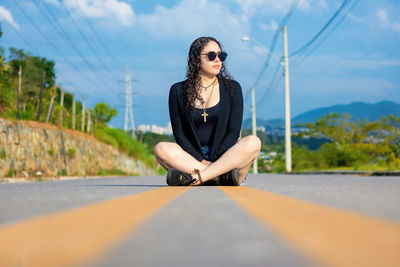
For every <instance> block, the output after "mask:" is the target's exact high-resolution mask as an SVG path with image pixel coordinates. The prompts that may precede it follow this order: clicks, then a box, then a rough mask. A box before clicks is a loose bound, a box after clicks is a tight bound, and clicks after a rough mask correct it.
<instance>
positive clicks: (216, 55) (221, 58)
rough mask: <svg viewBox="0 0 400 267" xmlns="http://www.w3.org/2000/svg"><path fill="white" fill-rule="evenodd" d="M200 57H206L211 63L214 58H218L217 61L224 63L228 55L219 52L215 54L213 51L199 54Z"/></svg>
mask: <svg viewBox="0 0 400 267" xmlns="http://www.w3.org/2000/svg"><path fill="white" fill-rule="evenodd" d="M200 55H207V56H208V59H209V60H210V61H213V60H214V59H215V58H216V57H218V58H219V60H221V61H225V59H226V57H227V56H228V54H227V53H226V52H224V51H221V52H218V53H215V52H214V51H210V52H208V53H207V54H200Z"/></svg>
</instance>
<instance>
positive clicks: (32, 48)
mask: <svg viewBox="0 0 400 267" xmlns="http://www.w3.org/2000/svg"><path fill="white" fill-rule="evenodd" d="M28 20H29V19H28ZM11 28H12V29H13V30H14V32H15V33H16V34H17V36H18V37H19V38H20V39H21V40H22V41H23V42H24V43H25V44H26V45H27V47H29V48H30V50H31V51H33V52H34V53H35V54H37V55H40V53H39V52H38V50H37V49H35V48H34V47H33V46H32V45H31V43H30V42H28V41H27V40H26V39H25V38H24V37H23V36H22V35H21V34H20V33H19V31H17V30H16V29H15V28H14V27H11ZM39 32H40V31H39ZM46 40H47V41H48V42H49V40H48V39H46ZM53 48H55V47H53ZM56 51H57V49H56ZM57 52H59V51H57ZM59 53H60V52H59ZM61 56H62V57H64V56H63V55H62V54H61ZM64 59H65V57H64ZM67 63H68V64H70V65H71V64H72V63H71V62H68V61H67ZM71 66H73V65H71ZM73 67H74V66H73ZM79 73H80V72H79ZM80 74H81V73H80ZM81 75H82V74H81ZM56 77H60V78H61V79H62V80H64V81H66V82H68V83H71V84H72V85H73V86H74V87H78V86H76V84H74V83H73V82H71V81H69V80H68V79H66V78H65V77H64V76H63V75H61V74H59V73H57V74H56ZM82 77H85V76H83V75H82ZM85 78H86V77H85ZM93 99H95V100H96V101H99V102H102V101H103V99H100V98H97V97H93Z"/></svg>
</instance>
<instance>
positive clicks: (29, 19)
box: [12, 0, 88, 78]
mask: <svg viewBox="0 0 400 267" xmlns="http://www.w3.org/2000/svg"><path fill="white" fill-rule="evenodd" d="M12 1H13V2H14V3H15V5H16V6H17V8H18V9H19V10H20V11H21V13H22V14H23V15H24V17H25V18H26V19H27V20H28V21H29V22H30V23H31V24H32V25H33V27H34V28H35V29H36V30H37V31H38V32H39V33H40V35H42V37H43V38H44V39H45V40H46V41H47V43H48V44H49V45H50V46H51V47H52V48H53V49H54V50H55V51H56V52H57V53H58V54H59V55H60V56H61V57H62V58H63V59H64V60H65V61H66V62H67V63H68V64H69V65H70V66H72V67H73V68H75V69H78V67H77V66H75V64H73V63H72V62H71V61H69V60H68V59H67V58H66V57H65V56H64V54H63V53H61V51H60V50H59V49H58V48H57V47H56V46H55V45H54V44H53V43H52V42H51V41H50V40H49V39H48V38H47V36H46V35H45V34H44V33H43V32H42V30H41V29H40V28H39V27H38V26H37V25H36V23H34V22H33V21H32V19H31V18H30V17H29V16H28V15H27V14H26V12H25V11H24V10H23V8H21V6H20V5H19V4H18V2H17V1H16V0H12ZM79 74H80V75H82V77H85V76H84V75H83V74H82V73H81V72H79ZM85 78H88V77H85Z"/></svg>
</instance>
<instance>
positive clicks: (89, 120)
mask: <svg viewBox="0 0 400 267" xmlns="http://www.w3.org/2000/svg"><path fill="white" fill-rule="evenodd" d="M87 113H88V118H87V125H86V133H88V134H90V126H91V125H90V124H91V119H90V110H89V109H88V110H87Z"/></svg>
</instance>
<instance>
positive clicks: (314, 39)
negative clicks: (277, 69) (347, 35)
mask: <svg viewBox="0 0 400 267" xmlns="http://www.w3.org/2000/svg"><path fill="white" fill-rule="evenodd" d="M350 2H351V0H344V1H343V2H342V4H341V5H340V7H339V8H338V9H337V10H336V12H335V13H334V14H333V16H332V17H331V18H330V19H329V20H328V22H326V23H325V25H324V26H323V27H322V28H321V30H319V32H318V33H317V34H316V35H314V37H313V38H311V40H310V41H308V42H307V43H306V44H304V45H303V46H302V47H301V48H299V49H297V50H296V51H295V52H293V53H292V54H291V55H289V57H293V56H295V55H297V54H299V53H303V52H304V51H305V50H306V49H308V48H309V47H310V46H311V45H312V44H313V43H314V42H315V41H316V40H317V39H318V37H319V36H320V35H321V34H322V33H323V32H324V31H325V30H326V29H327V28H328V27H329V25H330V24H331V23H332V22H333V21H334V20H335V18H336V17H337V16H338V15H339V14H340V12H342V10H343V9H344V8H345V7H346V6H347V5H348V4H350Z"/></svg>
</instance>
